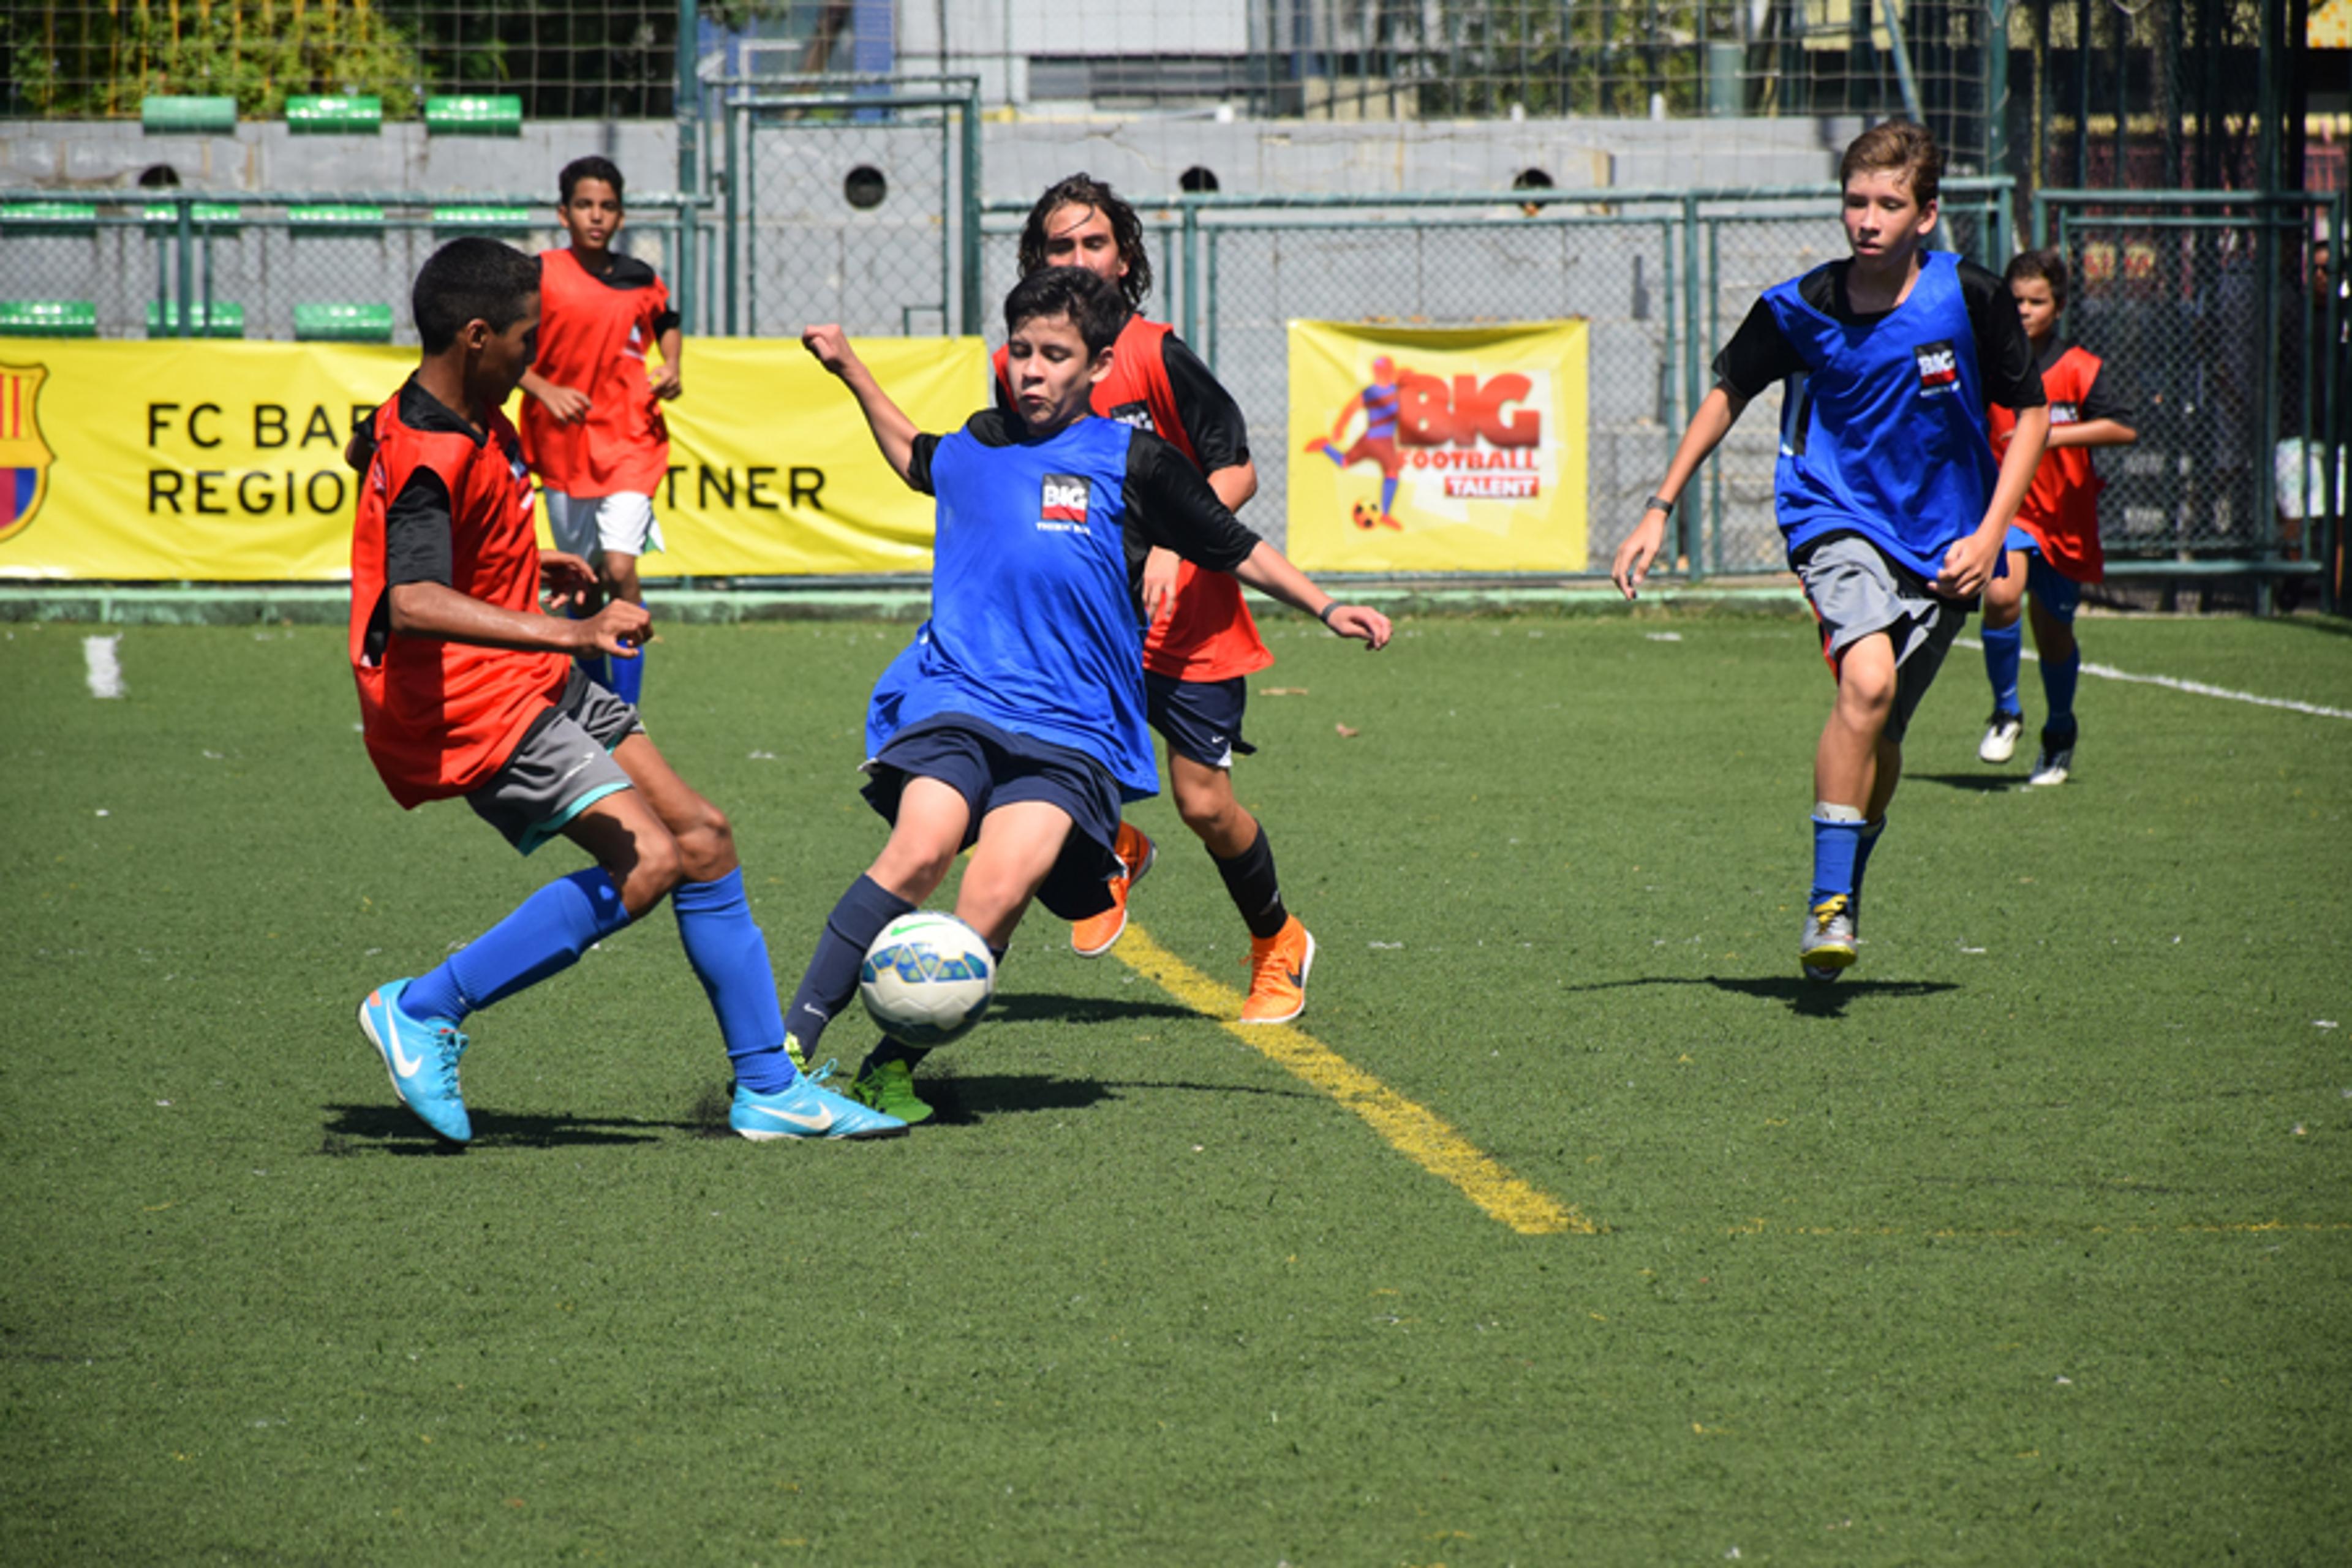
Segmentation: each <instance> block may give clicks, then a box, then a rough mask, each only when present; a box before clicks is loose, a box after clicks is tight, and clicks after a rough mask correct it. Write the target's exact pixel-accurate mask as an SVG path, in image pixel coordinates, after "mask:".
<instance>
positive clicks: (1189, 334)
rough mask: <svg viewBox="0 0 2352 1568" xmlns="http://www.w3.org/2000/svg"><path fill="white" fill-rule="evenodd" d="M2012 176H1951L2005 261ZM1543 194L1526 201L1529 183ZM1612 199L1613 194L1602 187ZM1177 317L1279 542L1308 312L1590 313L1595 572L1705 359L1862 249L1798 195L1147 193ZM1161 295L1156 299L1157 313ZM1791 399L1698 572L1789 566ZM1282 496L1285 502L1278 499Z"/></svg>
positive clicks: (1006, 246)
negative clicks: (1293, 365) (1232, 418)
mask: <svg viewBox="0 0 2352 1568" xmlns="http://www.w3.org/2000/svg"><path fill="white" fill-rule="evenodd" d="M2005 189H2006V183H2005V182H2000V181H1954V182H1949V183H1948V184H1947V186H1946V194H1945V211H1946V216H1947V220H1948V221H1947V226H1946V234H1947V236H1948V237H1951V238H1953V239H1955V240H1958V241H1962V242H1965V243H1967V244H1968V245H1969V246H1971V247H1979V248H1977V249H1975V250H1974V251H1973V254H1975V255H1976V256H1977V258H1979V259H1987V258H1992V257H1993V256H1994V252H1993V250H1992V249H1991V248H1990V247H1992V245H1993V244H1994V243H1995V241H1994V238H1993V237H1994V236H1995V235H1997V234H1998V233H2000V226H2001V224H2002V222H2003V221H2004V216H2003V215H2004V209H2005V201H2004V195H2003V193H2004V192H2005ZM1521 197H1526V198H1528V199H1526V200H1520V199H1519V198H1521ZM1603 197H1605V198H1606V199H1605V200H1603V199H1601V198H1603ZM1139 210H1140V211H1141V212H1142V215H1143V216H1144V219H1145V228H1146V234H1147V238H1148V240H1149V242H1150V246H1151V259H1152V267H1153V271H1154V273H1155V275H1156V284H1157V287H1158V289H1159V290H1160V294H1161V307H1162V309H1164V310H1165V313H1166V315H1167V318H1168V319H1169V320H1171V321H1173V322H1175V323H1176V325H1177V327H1178V330H1179V331H1181V333H1182V334H1183V335H1184V336H1185V338H1186V339H1187V340H1188V341H1189V342H1192V344H1193V346H1194V348H1195V349H1196V350H1197V351H1198V352H1199V353H1200V354H1201V355H1202V358H1203V359H1205V360H1207V361H1208V363H1209V364H1210V366H1211V368H1212V369H1213V370H1214V371H1215V372H1216V374H1217V376H1218V378H1219V379H1220V380H1221V381H1223V383H1224V384H1225V385H1226V386H1227V387H1228V388H1229V389H1230V390H1231V391H1232V392H1233V394H1234V398H1235V399H1236V401H1238V402H1239V403H1240V405H1241V406H1242V411H1243V414H1244V417H1245V418H1246V419H1247V420H1248V422H1249V435H1250V451H1251V456H1252V458H1253V460H1254V461H1255V464H1256V467H1257V472H1258V484H1259V489H1260V494H1261V497H1262V498H1264V499H1262V500H1259V501H1258V502H1256V503H1255V505H1254V506H1253V507H1252V509H1251V515H1250V522H1251V524H1252V526H1254V527H1255V528H1257V529H1259V530H1260V531H1263V532H1265V533H1266V534H1267V535H1268V536H1269V537H1271V538H1273V539H1274V540H1276V542H1278V543H1279V542H1283V539H1284V536H1285V533H1286V530H1285V527H1284V519H1283V511H1282V504H1281V498H1282V497H1283V495H1284V494H1285V493H1286V485H1287V482H1288V476H1289V463H1290V458H1291V457H1292V456H1293V454H1292V453H1291V452H1290V450H1289V424H1288V421H1289V404H1290V387H1289V338H1288V324H1289V322H1290V321H1293V320H1297V319H1307V320H1322V321H1390V322H1395V323H1397V324H1400V325H1411V326H1424V325H1425V326H1456V325H1474V324H1479V323H1491V322H1497V321H1543V320H1552V319H1557V318H1560V317H1566V316H1580V317H1582V318H1584V319H1585V320H1586V321H1588V322H1590V323H1591V338H1590V354H1591V359H1590V362H1589V376H1588V383H1587V386H1588V394H1587V395H1588V399H1589V406H1590V422H1589V425H1588V431H1587V433H1588V439H1589V441H1590V447H1589V448H1588V461H1587V465H1586V476H1587V479H1586V482H1587V487H1588V489H1587V497H1586V500H1587V506H1588V517H1589V519H1590V521H1589V526H1588V538H1589V540H1590V542H1591V543H1590V548H1591V567H1592V569H1594V570H1599V569H1601V568H1604V567H1605V566H1606V564H1607V562H1608V560H1609V557H1610V556H1611V555H1612V553H1613V552H1615V549H1616V547H1617V544H1618V542H1620V541H1621V540H1622V538H1623V537H1624V535H1625V534H1626V532H1627V531H1630V530H1631V529H1632V527H1633V524H1634V523H1635V522H1637V521H1640V517H1641V509H1642V502H1643V500H1644V499H1646V498H1647V497H1648V495H1649V494H1650V493H1651V491H1652V490H1653V489H1654V488H1655V487H1656V485H1657V482H1658V480H1659V479H1660V478H1661V477H1662V476H1663V475H1664V472H1665V468H1666V462H1667V459H1668V458H1669V457H1670V456H1671V455H1672V452H1673V448H1674V444H1675V440H1676V439H1677V438H1679V437H1680V435H1681V432H1682V426H1683V423H1684V421H1685V419H1686V418H1687V416H1688V415H1689V413H1690V411H1691V409H1692V408H1693V407H1695V406H1696V402H1697V400H1698V398H1699V397H1701V396H1702V395H1704V394H1705V393H1706V389H1707V388H1708V387H1710V386H1712V385H1713V384H1714V383H1713V379H1712V376H1711V374H1710V373H1709V371H1708V369H1707V366H1708V364H1709V363H1710V362H1711V360H1712V358H1713V356H1714V353H1715V352H1716V350H1717V348H1718V347H1719V346H1720V345H1721V344H1722V342H1724V341H1725V340H1726V339H1727V338H1728V337H1729V335H1730V334H1731V332H1732V331H1733V330H1735V329H1736V328H1737V327H1738V324H1739V321H1740V320H1741V319H1742V318H1743V317H1744V316H1745V315H1746V313H1747V311H1748V307H1749V306H1750V305H1751V304H1753V303H1754V301H1755V300H1756V298H1757V296H1758V295H1759V293H1761V292H1762V291H1763V289H1765V288H1767V287H1769V286H1770V285H1771V284H1773V283H1777V282H1780V280H1782V279H1786V278H1789V277H1791V276H1793V275H1795V274H1797V273H1800V272H1802V271H1804V270H1806V269H1807V268H1811V267H1812V266H1815V265H1818V264H1819V263H1821V262H1823V261H1828V260H1831V259H1833V258H1837V257H1840V256H1843V255H1844V254H1845V248H1844V245H1843V240H1842V238H1841V237H1840V234H1839V230H1838V227H1837V220H1836V211H1837V206H1836V198H1835V196H1834V195H1833V194H1832V193H1831V192H1830V191H1828V190H1826V189H1822V190H1805V191H1783V192H1759V191H1741V192H1671V191H1670V192H1639V191H1609V192H1585V193H1579V194H1577V195H1575V196H1574V197H1573V198H1570V197H1567V196H1559V197H1553V196H1551V195H1549V194H1547V193H1527V192H1518V193H1513V194H1512V195H1510V196H1507V197H1505V196H1497V195H1492V194H1485V195H1420V196H1400V197H1395V198H1390V199H1386V200H1378V201H1351V200H1347V199H1341V198H1334V199H1328V200H1318V199H1313V198H1288V199H1286V200H1275V199H1267V200H1260V201H1254V200H1252V199H1251V198H1247V197H1241V196H1208V197H1201V196H1187V197H1176V198H1171V199H1169V200H1167V201H1165V202H1145V203H1140V204H1139ZM1020 213H1021V209H1016V208H1014V207H1013V206H1012V205H1009V204H997V205H992V206H991V208H990V215H991V216H990V234H989V242H988V255H987V262H986V274H985V275H986V278H987V279H988V284H989V287H990V288H991V289H992V291H993V293H994V294H995V295H997V296H1000V297H1001V295H1002V293H1003V290H1004V289H1008V288H1010V287H1011V285H1012V282H1013V279H1014V276H1015V272H1016V265H1017V258H1016V255H1015V242H1016V238H1017V234H1018V228H1019V219H1020ZM1147 308H1150V307H1147ZM1779 400H1780V395H1779V393H1778V392H1777V391H1775V392H1773V393H1771V394H1769V395H1767V396H1765V397H1763V398H1759V399H1758V400H1757V404H1756V405H1754V406H1752V407H1751V408H1750V409H1749V410H1748V413H1747V415H1746V416H1744V417H1743V418H1742V419H1741V421H1740V423H1739V425H1738V426H1736V427H1735V428H1734V430H1733V432H1732V434H1731V437H1729V438H1728V439H1727V441H1726V442H1725V443H1724V445H1723V447H1722V448H1721V449H1720V451H1719V453H1718V455H1717V458H1716V460H1715V461H1714V462H1713V463H1711V464H1709V465H1708V468H1707V469H1706V473H1705V477H1704V479H1703V483H1704V485H1705V487H1706V488H1705V489H1704V491H1703V492H1702V504H1700V505H1697V506H1686V507H1685V508H1683V509H1682V510H1681V512H1680V513H1679V518H1680V526H1681V527H1682V529H1683V530H1684V534H1683V537H1682V540H1681V542H1680V545H1679V548H1678V550H1677V555H1678V557H1679V558H1680V561H1681V563H1682V565H1683V567H1684V568H1685V570H1687V571H1690V572H1692V573H1694V574H1706V573H1725V572H1729V573H1737V572H1754V571H1773V570H1778V569H1779V568H1780V566H1781V565H1782V564H1783V563H1784V555H1783V552H1782V550H1781V545H1780V531H1779V528H1778V526H1777V524H1776V523H1775V522H1774V521H1773V514H1772V475H1773V468H1774V464H1775V461H1776V458H1777V455H1778V451H1779V435H1778V432H1779V414H1778V405H1779ZM1269 503H1271V504H1269Z"/></svg>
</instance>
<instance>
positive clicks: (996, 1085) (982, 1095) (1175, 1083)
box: [915, 1073, 1306, 1127]
mask: <svg viewBox="0 0 2352 1568" xmlns="http://www.w3.org/2000/svg"><path fill="white" fill-rule="evenodd" d="M915 1081H916V1084H917V1087H918V1091H919V1093H920V1094H921V1095H922V1096H923V1098H924V1099H925V1100H929V1101H930V1103H931V1121H932V1122H933V1123H935V1124H944V1125H947V1126H950V1127H970V1126H975V1125H977V1124H978V1123H980V1122H981V1121H983V1120H985V1119H986V1118H988V1117H991V1116H1012V1115H1020V1114H1022V1113H1024V1112H1031V1111H1039V1110H1088V1109H1090V1108H1092V1107H1094V1106H1097V1105H1099V1104H1101V1103H1103V1102H1104V1101H1106V1100H1118V1099H1119V1098H1120V1091H1121V1090H1122V1089H1139V1090H1142V1091H1145V1092H1147V1093H1162V1094H1164V1093H1171V1092H1173V1093H1178V1094H1261V1095H1274V1096H1278V1097H1282V1098H1293V1097H1300V1096H1303V1095H1304V1094H1305V1093H1306V1091H1305V1090H1303V1089H1260V1088H1257V1087H1255V1086H1253V1085H1249V1084H1234V1083H1189V1082H1184V1081H1181V1080H1177V1079H1115V1080H1114V1079H1070V1078H1048V1077H1045V1076H1043V1075H1039V1074H1013V1073H999V1074H986V1073H975V1074H969V1075H965V1074H953V1073H941V1074H940V1075H939V1076H938V1077H937V1078H930V1077H923V1078H918V1079H916V1080H915Z"/></svg>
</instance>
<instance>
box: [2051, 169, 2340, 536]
mask: <svg viewBox="0 0 2352 1568" xmlns="http://www.w3.org/2000/svg"><path fill="white" fill-rule="evenodd" d="M2345 217H2346V213H2345V198H2344V195H2343V194H2342V193H2326V192H2322V193H2305V192H2289V193H2284V194H2277V195H2252V194H2250V193H2248V192H2243V191H2042V192H2039V193H2037V194H2036V195H2035V197H2034V202H2033V229H2034V237H2035V239H2036V242H2037V243H2040V244H2045V245H2051V246H2054V247H2056V248H2057V249H2058V250H2059V251H2060V252H2061V253H2063V255H2064V257H2065V258H2066V262H2067V267H2068V269H2069V271H2070V272H2071V274H2072V276H2073V280H2074V281H2073V290H2072V298H2071V300H2069V308H2068V311H2067V325H2068V327H2069V329H2070V331H2071V333H2072V335H2073V337H2074V341H2075V342H2079V343H2081V344H2082V345H2083V346H2084V347H2085V348H2087V349H2089V350H2090V351H2091V352H2092V353H2095V354H2098V355H2099V356H2100V357H2101V358H2103V359H2105V360H2107V361H2108V362H2109V363H2110V364H2111V365H2112V366H2113V367H2114V371H2115V373H2116V374H2118V375H2119V376H2120V377H2121V379H2122V382H2123V384H2124V385H2125V387H2126V389H2128V391H2129V392H2130V395H2131V398H2132V404H2133V407H2134V410H2135V416H2134V418H2133V420H2132V423H2133V424H2134V426H2136V427H2137V429H2138V431H2139V442H2138V444H2137V446H2134V447H2129V448H2127V449H2126V450H2124V451H2123V452H2120V453H2116V454H2112V455H2105V456H2103V457H2102V458H2101V468H2102V470H2103V474H2104V477H2105V479H2106V481H2107V489H2106V491H2105V496H2104V498H2103V500H2102V502H2101V505H2100V531H2101V534H2102V536H2103V538H2104V540H2105V544H2106V548H2107V552H2108V554H2109V556H2110V558H2111V559H2115V560H2118V561H2119V563H2120V564H2122V565H2124V566H2125V568H2126V570H2129V571H2135V572H2138V573H2142V574H2149V573H2161V572H2163V571H2166V570H2174V571H2193V572H2196V573H2200V574H2212V573H2217V572H2227V571H2253V572H2257V573H2261V574H2264V575H2265V576H2294V575H2301V574H2311V573H2317V572H2319V571H2320V570H2321V568H2322V564H2323V563H2324V562H2326V560H2327V559H2328V558H2329V557H2330V555H2331V554H2332V552H2333V547H2334V546H2335V544H2336V541H2337V540H2338V539H2339V538H2340V537H2341V528H2342V519H2343V515H2344V474H2343V471H2342V453H2343V450H2344V435H2345V430H2344V417H2345V408H2344V399H2345V391H2346V388H2345V385H2344V376H2345V369H2346V365H2345V359H2346V350H2345V330H2346V324H2347V323H2346V320H2345V310H2344V302H2343V296H2342V291H2341V288H2340V286H2339V284H2338V282H2337V279H2336V274H2334V273H2333V271H2332V270H2331V268H2328V266H2327V265H2326V259H2325V257H2324V254H2323V251H2322V248H2321V247H2325V246H2326V245H2328V244H2329V242H2330V241H2331V240H2332V241H2333V244H2334V254H2335V255H2336V256H2339V257H2340V256H2341V255H2342V254H2343V243H2344V228H2345ZM2330 454H2334V455H2335V457H2334V460H2333V461H2330V460H2329V456H2330Z"/></svg>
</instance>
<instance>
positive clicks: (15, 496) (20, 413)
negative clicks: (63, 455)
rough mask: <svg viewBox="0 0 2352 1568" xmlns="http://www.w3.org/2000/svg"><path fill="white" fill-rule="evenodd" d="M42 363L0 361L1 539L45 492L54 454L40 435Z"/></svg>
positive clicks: (28, 516)
mask: <svg viewBox="0 0 2352 1568" xmlns="http://www.w3.org/2000/svg"><path fill="white" fill-rule="evenodd" d="M48 378H49V367H48V366H47V365H42V364H34V365H23V364H0V541H6V540H9V539H13V538H15V537H16V535H17V534H18V533H19V532H21V531H23V530H24V528H25V527H26V524H28V523H30V522H31V521H33V517H34V514H35V513H37V512H38V511H39V510H41V501H42V500H43V498H44V497H46V496H47V494H48V493H49V465H50V464H51V463H54V462H56V461H57V458H58V455H57V454H56V453H55V452H52V451H50V450H49V444H48V443H47V441H44V440H42V439H41V420H40V412H39V405H40V396H41V384H42V383H43V382H45V381H47V380H48Z"/></svg>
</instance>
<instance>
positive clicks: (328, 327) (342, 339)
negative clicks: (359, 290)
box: [294, 305, 392, 343]
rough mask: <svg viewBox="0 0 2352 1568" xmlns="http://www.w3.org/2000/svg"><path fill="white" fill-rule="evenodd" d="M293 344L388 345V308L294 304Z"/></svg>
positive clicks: (390, 315)
mask: <svg viewBox="0 0 2352 1568" xmlns="http://www.w3.org/2000/svg"><path fill="white" fill-rule="evenodd" d="M294 341H295V342H302V343H388V342H392V307H391V306H389V305H297V306H295V307H294Z"/></svg>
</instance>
